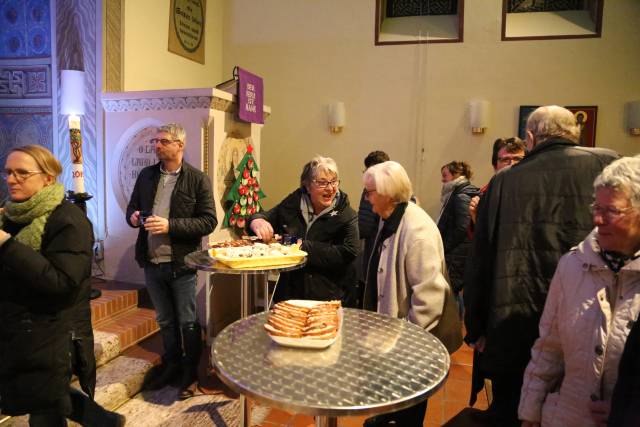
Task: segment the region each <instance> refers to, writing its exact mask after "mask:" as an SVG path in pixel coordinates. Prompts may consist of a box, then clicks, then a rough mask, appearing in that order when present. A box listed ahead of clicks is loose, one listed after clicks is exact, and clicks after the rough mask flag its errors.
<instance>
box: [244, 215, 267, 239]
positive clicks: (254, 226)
mask: <svg viewBox="0 0 640 427" xmlns="http://www.w3.org/2000/svg"><path fill="white" fill-rule="evenodd" d="M249 228H250V229H251V231H253V232H254V233H255V235H256V236H258V237H259V238H260V239H261V240H262V241H264V242H268V241H269V240H271V238H272V237H273V227H272V226H271V224H269V221H267V220H265V219H262V218H256V219H254V220H253V221H251V224H249Z"/></svg>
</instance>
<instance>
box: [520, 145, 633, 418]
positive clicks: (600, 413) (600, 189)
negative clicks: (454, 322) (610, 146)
mask: <svg viewBox="0 0 640 427" xmlns="http://www.w3.org/2000/svg"><path fill="white" fill-rule="evenodd" d="M594 188H595V201H594V203H593V204H592V205H591V211H592V213H593V222H594V225H595V226H596V227H595V229H594V230H593V231H592V232H591V233H590V234H589V235H588V236H587V237H586V239H585V240H584V241H582V243H580V244H579V245H578V246H577V247H575V248H573V249H572V250H571V251H570V252H569V253H567V254H566V255H564V256H563V257H562V258H561V259H560V262H559V263H558V268H557V269H556V272H555V275H554V277H553V280H552V282H551V287H550V289H549V294H548V295H547V301H546V304H545V307H544V312H543V314H542V318H541V320H540V337H539V338H538V339H537V340H536V342H535V344H534V346H533V349H532V351H531V361H530V362H529V365H528V366H527V369H526V371H525V375H524V381H523V385H522V393H521V398H520V406H519V410H518V414H519V417H520V419H521V420H523V423H522V426H523V427H525V426H526V427H533V426H543V427H547V426H562V427H573V426H575V427H588V426H598V427H600V426H603V427H605V426H606V425H607V419H608V415H609V409H610V405H611V404H610V401H611V396H612V393H613V387H614V385H615V383H616V380H617V376H618V364H619V361H620V356H621V354H622V349H623V348H624V344H625V341H626V339H627V336H628V334H629V330H630V329H631V326H632V325H633V323H634V322H635V321H636V320H637V318H638V313H639V312H640V158H638V157H636V158H629V157H625V158H622V159H619V160H617V161H615V162H613V163H611V164H610V165H609V166H607V167H606V168H605V169H604V170H603V171H602V173H601V174H600V175H599V176H598V177H597V178H596V180H595V182H594Z"/></svg>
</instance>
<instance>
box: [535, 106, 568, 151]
mask: <svg viewBox="0 0 640 427" xmlns="http://www.w3.org/2000/svg"><path fill="white" fill-rule="evenodd" d="M527 130H528V131H530V132H531V133H533V135H534V136H535V137H536V142H537V143H538V144H540V143H543V142H545V141H547V140H548V139H552V138H565V139H568V140H570V141H573V142H576V143H577V142H578V141H579V140H580V126H579V125H578V123H577V121H576V117H575V116H574V115H573V113H572V112H571V111H569V110H567V109H566V108H563V107H559V106H557V105H547V106H545V107H539V108H537V109H536V110H535V111H534V112H533V113H531V114H530V115H529V118H528V119H527Z"/></svg>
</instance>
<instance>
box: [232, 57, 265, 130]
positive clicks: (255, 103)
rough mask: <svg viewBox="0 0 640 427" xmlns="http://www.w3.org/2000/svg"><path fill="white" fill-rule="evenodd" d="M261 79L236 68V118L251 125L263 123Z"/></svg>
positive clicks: (262, 87) (262, 88)
mask: <svg viewBox="0 0 640 427" xmlns="http://www.w3.org/2000/svg"><path fill="white" fill-rule="evenodd" d="M263 95H264V86H263V84H262V77H258V76H256V75H255V74H251V73H250V72H248V71H247V70H243V69H242V68H240V67H238V117H239V118H240V120H243V121H245V122H251V123H260V124H262V123H264V116H263V114H262V107H263V99H264V98H263Z"/></svg>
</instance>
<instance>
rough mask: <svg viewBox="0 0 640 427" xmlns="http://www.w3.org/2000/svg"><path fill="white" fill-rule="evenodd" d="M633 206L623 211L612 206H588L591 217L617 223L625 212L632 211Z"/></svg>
mask: <svg viewBox="0 0 640 427" xmlns="http://www.w3.org/2000/svg"><path fill="white" fill-rule="evenodd" d="M633 209H634V208H633V206H630V207H628V208H624V209H618V208H616V207H613V206H600V205H597V204H595V203H592V204H590V205H589V210H590V211H591V215H593V216H596V215H599V216H601V217H602V218H604V219H606V220H607V221H617V220H618V219H620V218H622V217H623V216H625V215H626V214H627V212H629V211H631V210H633Z"/></svg>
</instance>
